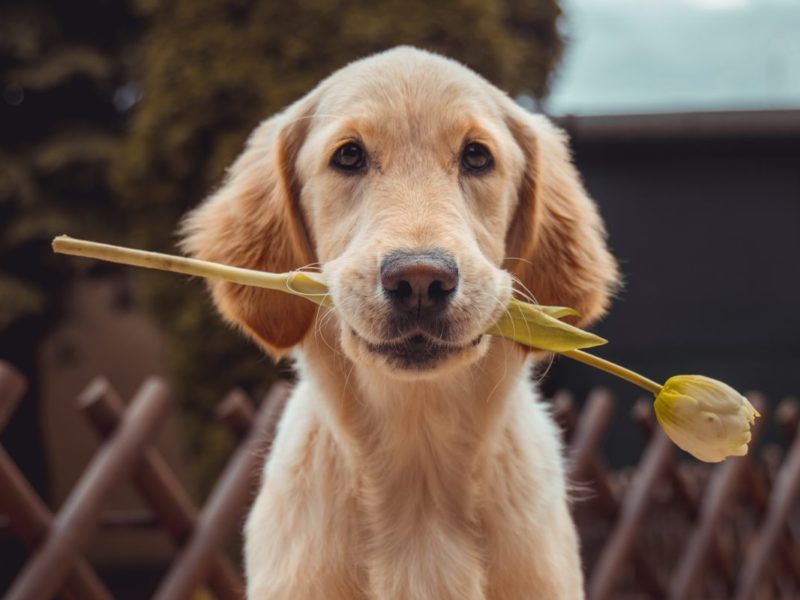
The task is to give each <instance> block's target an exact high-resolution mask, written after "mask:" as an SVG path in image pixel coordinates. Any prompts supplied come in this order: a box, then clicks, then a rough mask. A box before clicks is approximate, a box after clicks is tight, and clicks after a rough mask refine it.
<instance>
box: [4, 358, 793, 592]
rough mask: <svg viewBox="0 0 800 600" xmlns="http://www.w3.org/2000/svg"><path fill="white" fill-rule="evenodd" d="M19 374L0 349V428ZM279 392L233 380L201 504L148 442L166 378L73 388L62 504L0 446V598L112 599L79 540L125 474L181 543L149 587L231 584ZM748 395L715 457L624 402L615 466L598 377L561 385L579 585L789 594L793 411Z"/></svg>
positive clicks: (165, 398)
mask: <svg viewBox="0 0 800 600" xmlns="http://www.w3.org/2000/svg"><path fill="white" fill-rule="evenodd" d="M25 388H26V383H25V381H24V380H23V379H22V378H21V377H20V376H19V374H18V373H17V372H16V371H15V370H14V369H13V368H12V367H11V366H10V365H8V364H5V363H3V362H2V361H0V431H2V429H3V427H4V426H5V425H6V423H7V422H8V419H9V417H10V415H11V414H12V412H13V411H14V409H15V406H16V405H17V403H18V401H19V399H20V398H21V397H22V395H23V394H24V391H25ZM288 391H289V388H288V386H287V385H285V384H277V385H275V386H274V387H273V389H272V390H271V391H270V393H269V394H268V395H267V397H266V398H265V400H264V401H263V402H262V403H261V404H260V405H259V406H258V407H256V406H255V404H254V403H253V402H252V401H251V400H250V399H249V398H248V397H247V395H246V394H244V393H243V392H241V391H238V390H235V391H232V392H231V393H229V394H228V395H227V396H226V397H225V398H224V399H223V400H222V402H221V403H220V405H219V411H218V414H219V416H220V418H221V419H223V420H224V421H225V423H226V424H227V425H228V426H229V427H230V428H231V429H232V430H233V431H234V432H235V434H236V435H237V437H238V438H239V439H240V443H239V445H238V447H237V449H236V450H235V452H234V453H233V455H232V456H231V458H230V460H229V462H228V464H227V467H226V468H225V470H224V471H223V473H222V475H221V476H220V478H219V479H218V481H217V482H216V485H215V486H214V489H213V490H212V492H211V494H210V495H209V497H208V499H207V500H206V503H205V505H204V506H203V507H202V508H200V507H197V506H195V505H194V504H193V503H192V501H191V499H190V497H189V495H188V494H187V492H186V491H185V490H184V489H183V488H182V487H181V485H180V483H179V482H178V478H177V477H176V475H175V474H174V473H173V472H172V470H171V469H170V467H169V466H168V465H167V463H166V461H165V460H164V459H163V457H162V456H161V455H160V454H159V453H158V452H157V451H156V450H155V449H154V448H153V446H152V445H151V441H152V438H153V435H154V433H155V432H156V431H157V429H158V425H159V423H160V422H162V421H163V419H164V417H165V415H166V414H167V413H168V411H169V409H170V399H169V398H170V395H169V390H168V389H167V386H166V385H165V384H164V383H163V382H162V381H160V380H158V379H149V380H147V381H145V382H144V383H143V384H142V386H141V387H140V389H139V390H138V392H137V393H136V394H135V395H134V397H133V398H132V399H131V400H130V402H128V403H127V404H126V403H124V402H123V401H122V400H121V399H120V398H119V397H118V395H117V394H116V393H115V392H114V390H113V388H112V387H111V385H110V384H109V383H108V382H106V381H105V380H103V379H97V380H95V381H93V382H92V383H91V384H90V385H89V386H88V387H87V388H86V389H85V391H84V392H83V393H82V394H81V395H80V397H79V398H78V408H79V410H81V411H82V412H83V413H84V414H85V416H86V418H87V419H88V420H89V422H90V423H91V425H92V426H93V427H94V429H95V430H96V431H97V433H98V435H99V436H100V437H101V438H102V440H103V442H102V444H101V445H100V447H99V449H98V451H97V452H96V453H95V455H94V456H93V458H92V459H91V461H90V463H89V464H88V465H87V467H86V469H85V471H84V472H83V474H82V476H81V477H80V479H79V480H78V482H77V483H76V484H75V486H74V487H73V489H72V490H71V492H70V494H69V495H68V497H67V498H66V500H65V501H64V503H63V505H62V506H61V508H60V510H59V511H58V514H55V515H54V514H52V512H51V510H50V509H49V508H48V506H47V505H46V504H45V503H44V502H43V501H42V500H41V499H40V498H39V497H38V496H37V495H36V493H35V492H34V491H33V489H32V488H31V486H30V485H29V484H28V483H27V481H26V480H25V478H24V477H23V476H22V474H21V473H20V472H19V470H18V469H17V467H16V466H15V464H14V462H13V461H12V460H11V458H10V457H9V455H8V454H7V453H6V452H5V451H4V450H3V448H2V447H0V518H3V517H5V521H6V522H7V527H8V528H9V529H10V531H11V533H12V534H13V535H14V536H16V537H17V538H18V539H19V540H20V541H21V542H22V543H23V544H24V545H25V546H26V547H27V548H28V551H29V558H28V561H27V563H26V564H25V565H24V567H23V568H22V569H21V571H20V572H19V573H18V574H17V576H16V578H15V580H14V582H13V583H12V584H11V586H10V588H9V589H8V590H6V591H5V595H4V596H3V597H4V598H5V599H6V600H46V599H49V598H53V597H56V596H61V597H65V598H68V599H81V600H82V599H87V600H100V599H108V598H112V597H113V596H112V594H111V593H110V592H109V590H108V588H107V587H106V585H105V584H104V583H103V581H102V580H101V579H100V578H99V577H98V575H97V573H96V571H95V569H94V568H93V566H92V565H91V564H90V563H89V562H88V560H87V559H86V558H85V557H84V556H83V553H84V552H85V549H86V547H87V544H88V542H89V541H90V540H91V538H92V536H93V535H94V534H95V532H96V531H97V529H98V528H99V527H101V526H105V525H107V524H109V523H114V524H115V525H116V526H125V525H126V524H130V525H131V526H133V525H134V523H133V522H125V520H124V519H122V520H120V519H116V521H115V515H114V514H112V513H110V512H109V510H108V507H107V506H108V499H109V495H110V494H111V492H112V491H113V490H114V489H115V488H117V487H118V486H120V485H121V484H124V483H126V482H132V483H133V484H134V485H135V486H136V488H137V489H138V490H139V492H140V493H141V495H142V496H143V497H144V499H145V500H146V501H147V503H148V504H149V506H150V510H151V511H152V515H150V516H151V517H152V521H154V522H155V523H156V524H157V525H158V526H159V527H162V528H163V529H164V530H166V532H168V533H169V535H170V536H171V537H172V539H173V540H174V542H175V546H176V552H175V555H174V558H173V560H172V562H171V564H170V566H169V568H168V570H167V571H166V574H165V575H164V577H163V578H162V580H161V581H160V584H159V586H158V589H157V590H156V592H155V594H154V596H153V597H154V598H157V599H160V600H179V599H182V598H190V597H192V596H193V594H194V593H195V591H196V590H198V589H199V588H204V589H206V590H208V591H209V592H210V593H211V594H212V595H213V596H214V597H216V598H220V599H222V600H233V599H240V598H242V597H243V583H242V575H241V573H240V569H239V567H238V565H236V564H234V562H232V560H231V558H230V557H229V556H227V555H226V554H225V552H224V551H223V550H221V549H223V548H224V547H225V545H226V542H227V541H228V540H230V539H232V538H233V537H235V534H236V532H237V531H238V530H239V528H240V526H241V523H242V520H243V518H244V515H245V514H246V512H247V509H248V505H249V503H250V501H251V499H252V490H253V482H254V478H255V477H256V476H257V475H256V474H257V473H258V472H259V470H260V466H261V462H262V461H263V458H264V456H265V453H266V452H268V450H269V444H270V442H271V439H272V437H273V435H274V432H275V426H276V423H277V421H278V419H279V417H280V414H281V411H282V410H283V406H284V404H285V401H286V398H287V395H288ZM750 399H751V401H752V402H753V403H754V404H755V405H756V406H757V407H758V409H759V411H761V413H762V415H764V418H762V419H760V420H759V421H757V426H756V429H755V431H754V442H753V446H754V447H755V450H754V451H751V453H750V455H749V456H747V457H743V458H736V459H729V460H727V461H725V462H724V463H722V464H720V465H716V466H713V467H712V466H709V465H703V464H699V463H696V462H694V461H690V460H683V457H681V456H679V451H678V450H677V449H676V448H675V447H674V446H673V445H672V444H671V442H669V441H668V440H667V439H666V437H665V436H664V435H663V433H662V432H661V430H660V429H658V428H657V427H655V426H654V419H653V414H652V411H651V409H650V404H649V402H646V401H643V402H639V403H637V404H636V405H635V407H634V410H633V415H632V416H633V420H634V421H635V422H636V423H637V425H638V426H639V427H640V428H641V430H642V434H643V435H644V436H645V437H646V438H647V444H646V447H645V450H644V452H643V454H642V456H641V458H640V460H639V462H638V464H637V465H636V466H635V467H633V468H628V469H622V470H616V471H615V470H610V469H608V468H607V467H606V466H605V464H604V462H603V459H602V455H601V451H600V449H601V446H602V441H603V438H604V435H605V434H606V431H607V429H608V426H609V423H610V422H611V418H612V415H613V412H614V408H615V401H614V399H613V398H612V397H611V396H610V395H609V394H608V393H606V392H603V391H595V392H594V393H592V394H591V395H590V397H589V398H588V399H587V400H586V402H585V403H584V404H583V407H582V409H581V410H578V407H577V403H575V402H574V401H573V400H572V398H571V397H570V396H569V395H568V394H565V393H561V394H558V395H557V396H556V397H555V398H554V400H553V410H554V414H555V416H556V419H557V420H558V422H559V423H560V424H561V426H562V428H563V431H564V436H565V440H566V441H567V443H568V448H569V450H568V453H569V468H570V476H571V480H572V482H573V483H574V484H575V487H576V492H575V494H576V501H575V502H574V513H575V518H576V521H577V523H578V526H579V529H580V533H581V538H582V544H583V553H584V565H585V568H586V572H587V582H586V586H587V596H588V597H589V598H590V599H592V600H608V599H612V598H613V599H627V598H665V599H666V598H669V599H702V598H735V599H738V600H745V599H761V598H764V599H767V598H800V544H799V543H798V542H799V541H800V436H798V435H796V434H797V428H798V419H799V417H800V410H799V409H798V404H797V403H796V402H794V401H790V400H784V401H782V402H780V403H779V404H777V407H776V408H775V410H774V412H773V413H772V415H769V414H768V409H769V404H768V403H767V402H766V401H765V399H763V398H762V397H760V396H759V395H758V394H753V395H751V397H750ZM768 421H772V422H775V423H776V424H777V425H778V429H779V430H780V434H781V435H782V436H783V440H782V442H783V443H781V444H780V445H777V444H759V439H758V438H759V437H760V434H761V433H762V430H763V429H764V425H765V424H766V423H767V422H768ZM1 591H2V590H0V592H1Z"/></svg>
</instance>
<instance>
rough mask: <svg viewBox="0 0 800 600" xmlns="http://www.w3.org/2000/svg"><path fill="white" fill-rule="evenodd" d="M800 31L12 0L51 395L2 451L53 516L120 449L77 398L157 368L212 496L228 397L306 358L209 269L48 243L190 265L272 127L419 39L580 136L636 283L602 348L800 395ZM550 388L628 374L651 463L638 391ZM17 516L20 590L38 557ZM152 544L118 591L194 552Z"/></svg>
mask: <svg viewBox="0 0 800 600" xmlns="http://www.w3.org/2000/svg"><path fill="white" fill-rule="evenodd" d="M798 32H800V2H798V1H797V0H641V1H638V2H631V1H625V0H561V1H560V2H559V1H556V0H519V1H514V0H485V1H484V2H481V3H476V2H472V1H470V0H443V1H440V2H435V3H434V2H424V1H422V0H404V1H403V2H399V1H396V0H389V1H386V2H380V3H379V2H364V1H362V0H299V1H296V2H273V1H269V0H173V1H167V0H138V1H133V0H128V1H122V0H114V1H112V0H75V1H73V2H69V3H65V2H56V1H46V0H26V1H25V2H13V1H11V0H4V1H3V2H2V3H1V4H0V93H1V94H2V98H0V359H3V360H6V361H8V362H9V363H10V364H12V365H14V366H15V367H16V368H17V369H18V370H19V371H21V372H22V373H23V374H24V376H25V378H26V379H27V380H28V383H29V387H28V391H27V394H26V396H25V398H24V399H23V401H22V402H21V404H20V406H19V408H18V409H17V410H16V411H15V413H14V415H13V417H12V419H11V421H10V423H9V424H8V426H7V427H6V428H5V430H4V431H3V432H2V436H1V437H0V443H2V446H3V447H4V448H5V449H6V450H7V452H8V453H9V455H10V456H11V458H12V459H13V461H14V462H15V463H16V464H17V465H18V467H19V469H20V470H21V471H22V473H23V474H24V476H25V477H26V478H27V480H28V481H30V482H31V484H32V485H33V486H34V488H35V489H36V491H37V492H38V493H39V494H40V495H41V496H42V497H43V498H44V499H45V500H46V502H47V503H48V504H49V505H50V506H51V507H53V508H57V507H58V506H59V505H60V503H61V502H62V501H63V499H64V498H65V497H66V495H67V494H68V492H69V490H70V488H71V487H72V486H73V484H74V483H75V481H76V479H77V478H78V476H79V475H80V473H81V471H82V470H83V468H84V467H85V465H86V463H87V461H88V460H89V458H90V457H91V455H92V453H93V452H94V451H95V450H96V447H97V442H96V439H95V436H94V434H93V433H92V432H91V431H90V430H89V428H88V427H87V425H86V424H85V423H84V422H83V420H82V418H81V417H80V416H79V415H78V414H77V413H76V411H75V408H74V399H75V397H76V396H77V395H78V394H79V392H80V391H81V390H82V389H83V388H84V387H85V386H86V384H87V383H88V382H89V381H90V380H91V379H92V378H93V377H94V376H97V375H103V376H105V377H107V378H108V379H109V380H110V381H111V382H112V383H113V385H114V386H115V388H116V389H117V390H118V391H119V392H120V394H121V395H122V396H123V397H124V398H129V397H130V396H131V395H132V394H133V393H134V391H135V390H136V389H137V387H138V386H139V384H140V383H141V381H142V380H143V379H144V378H145V377H146V376H148V375H159V376H162V377H164V378H166V380H167V381H168V382H169V383H170V385H171V387H172V389H173V391H174V394H175V395H176V397H177V400H178V404H179V410H178V411H177V413H176V414H175V415H174V416H173V417H172V418H171V419H170V421H169V423H167V425H166V426H165V428H164V431H163V432H162V434H161V436H160V438H159V442H158V444H159V448H160V450H161V451H162V452H163V453H164V454H165V456H167V457H168V460H169V462H170V464H171V465H173V468H174V469H175V470H176V472H177V473H178V475H179V477H180V478H181V480H182V482H183V485H185V486H186V487H187V489H189V490H190V492H191V494H192V495H193V497H194V498H195V499H197V500H198V501H201V500H202V499H203V498H204V497H205V496H206V494H207V493H208V490H209V489H210V487H211V485H212V483H213V482H214V481H215V479H216V477H217V476H218V474H219V472H220V469H221V468H222V467H223V465H224V464H225V461H226V460H227V457H228V456H229V455H230V452H231V450H232V449H233V447H234V446H235V443H236V441H235V438H234V436H232V435H231V434H230V433H229V432H228V430H227V429H226V428H224V427H222V426H221V425H219V424H218V423H217V421H216V420H215V419H214V418H213V409H214V406H215V405H216V403H217V402H218V401H219V399H220V398H221V397H222V396H223V395H224V394H225V392H226V391H227V390H229V389H231V388H232V387H234V386H239V387H241V388H243V389H244V390H246V391H247V392H248V393H250V394H251V395H252V396H253V397H256V398H258V397H260V396H261V395H263V393H264V392H265V391H266V390H267V389H268V388H269V386H270V385H271V384H272V383H273V382H274V381H275V380H277V379H281V378H290V377H291V368H290V366H289V365H286V364H280V365H274V364H272V363H271V362H270V361H269V360H268V359H267V358H265V357H264V356H263V355H262V354H261V353H260V352H259V351H258V350H257V349H256V348H255V346H253V345H252V344H251V343H249V342H247V341H245V340H243V339H242V338H241V336H239V335H238V334H236V333H235V332H233V331H231V330H230V329H228V328H227V327H226V326H224V325H223V324H222V323H221V322H220V320H219V318H218V317H217V316H216V315H215V314H214V312H213V311H212V309H211V306H210V303H209V301H208V299H207V297H206V293H205V290H204V287H203V285H202V282H199V281H190V280H187V279H185V278H181V277H176V276H171V275H165V274H150V273H143V272H140V271H136V270H134V269H126V268H118V267H114V266H110V265H106V264H101V263H94V262H91V261H84V260H78V259H75V260H71V259H67V258H65V257H63V256H54V255H53V254H52V253H51V251H50V240H51V239H52V237H53V236H54V235H58V234H61V233H69V234H70V235H73V236H75V237H87V238H90V239H94V240H98V241H107V242H111V243H118V244H124V245H130V246H135V247H140V248H147V249H153V250H162V251H167V252H175V251H176V249H175V241H176V238H175V233H174V232H175V229H176V225H177V223H178V221H179V219H180V217H181V215H182V214H184V213H185V212H186V210H187V209H188V208H190V207H192V206H194V205H196V204H197V203H198V202H199V201H201V200H202V198H203V197H204V196H205V195H206V194H207V193H208V192H209V191H210V190H212V189H213V188H214V187H215V186H216V185H218V184H219V182H220V179H221V177H222V176H223V174H224V170H225V168H226V166H227V165H228V164H229V163H230V162H231V161H232V159H233V158H234V157H235V156H236V154H237V153H238V152H239V150H240V149H241V147H242V144H243V141H244V139H245V137H246V136H247V134H248V133H249V132H250V131H251V130H252V129H253V128H254V126H255V125H256V124H257V123H258V122H259V121H261V120H262V119H264V118H265V117H267V116H268V115H270V114H272V113H273V112H275V111H277V110H278V109H280V108H281V107H283V106H285V105H287V104H289V103H290V102H292V101H293V100H294V99H296V98H298V97H299V96H301V95H302V94H304V93H305V92H306V91H308V90H309V89H311V88H312V87H313V86H314V85H315V83H316V82H317V81H319V80H320V79H321V78H323V77H324V76H325V75H327V74H328V73H330V72H331V71H333V70H335V69H336V68H338V67H340V66H342V65H344V64H346V63H347V62H349V61H351V60H353V59H356V58H358V57H361V56H364V55H366V54H369V53H372V52H375V51H379V50H382V49H385V48H389V47H392V46H394V45H397V44H400V43H410V44H414V45H417V46H420V47H423V48H428V49H432V50H435V51H439V52H442V53H444V54H446V55H448V56H451V57H453V58H456V59H458V60H459V61H461V62H463V63H465V64H467V65H468V66H470V67H472V68H474V69H475V70H477V71H478V72H480V73H481V74H483V75H484V76H486V77H487V78H488V79H490V80H491V81H493V82H494V83H496V84H497V85H498V86H500V87H502V88H504V89H506V90H508V91H509V92H510V93H511V94H512V95H513V96H514V97H515V98H517V100H518V101H519V102H520V103H521V104H522V105H524V106H526V107H527V108H529V109H530V110H532V111H540V112H544V113H546V114H548V115H550V116H551V117H552V118H553V119H554V120H556V121H557V122H558V123H559V124H560V125H561V126H562V127H564V128H565V129H566V130H567V131H568V133H569V134H570V136H571V139H572V145H573V150H574V156H575V160H576V162H577V165H578V168H579V170H580V171H581V173H582V174H583V176H584V179H585V183H586V186H587V188H588V190H589V191H590V193H591V194H592V196H593V197H594V198H595V199H596V200H597V202H598V204H599V206H600V210H601V212H602V214H603V216H604V218H605V220H606V223H607V226H608V230H609V235H610V245H611V247H612V249H613V251H614V253H615V255H616V256H617V257H618V259H619V260H620V263H621V266H622V271H623V273H624V277H625V287H624V289H623V290H622V291H621V293H620V294H619V297H618V299H617V301H616V302H615V304H614V305H613V308H612V310H611V312H610V314H609V316H608V317H607V318H606V319H605V320H604V321H603V322H602V323H600V324H599V325H598V326H597V327H596V329H597V331H598V333H600V335H603V336H605V337H607V338H608V339H610V340H611V344H609V346H607V347H604V348H602V349H601V350H600V352H599V354H601V355H603V356H605V357H608V358H610V359H612V360H615V361H619V362H621V363H623V364H625V365H627V366H629V367H631V368H633V369H635V370H638V371H641V372H643V373H645V374H647V375H648V376H650V377H652V378H654V379H661V380H664V379H666V378H667V377H668V376H669V375H672V374H676V373H703V374H706V375H709V376H712V377H716V378H719V379H722V380H724V381H726V382H728V383H730V384H731V385H733V386H734V387H737V388H738V389H740V390H760V391H761V392H763V393H765V394H766V395H767V397H768V398H776V399H777V398H782V397H785V396H791V395H796V394H798V393H800V310H798V309H797V306H798V300H797V298H798V297H799V296H800V277H798V274H800V269H799V268H798V259H800V35H798ZM539 376H540V377H542V378H543V381H542V386H543V388H544V390H545V391H546V393H547V394H548V396H550V395H553V394H555V393H556V391H558V390H569V391H571V392H572V393H573V394H574V396H575V398H577V399H582V398H585V397H586V396H587V394H588V393H589V392H590V390H592V389H593V388H595V387H596V386H605V387H607V388H609V389H611V390H612V391H613V392H614V393H615V394H616V396H617V398H618V402H619V404H620V410H619V413H620V415H621V416H620V417H619V418H617V419H616V420H615V421H614V422H613V423H612V425H611V432H612V435H609V436H607V439H606V441H605V442H604V446H603V453H604V455H605V457H606V460H607V461H608V462H609V464H611V465H612V466H615V467H625V466H626V465H632V464H635V463H636V461H637V460H638V458H639V456H640V454H641V451H642V448H643V445H644V440H643V439H642V436H641V435H640V433H639V432H638V431H636V430H635V428H634V427H633V426H632V425H631V423H630V421H629V420H628V419H627V417H626V411H627V409H628V408H630V406H632V404H633V401H634V400H635V398H636V397H637V391H636V390H635V389H632V388H631V387H629V386H627V385H626V384H624V383H622V382H620V381H617V380H614V379H612V378H610V377H605V376H603V375H602V374H600V373H599V372H597V371H594V370H590V369H589V368H588V367H585V366H583V365H579V364H576V363H570V362H569V361H568V360H567V359H563V358H562V359H556V360H555V361H554V362H553V364H552V365H551V366H550V367H549V369H547V371H546V373H540V374H539ZM768 429H769V430H768V432H767V435H768V436H770V435H772V436H773V437H774V435H775V433H774V431H772V426H770V427H769V428H768ZM137 502H138V499H137V497H136V496H135V494H132V493H130V492H128V491H125V490H121V491H120V493H119V497H118V498H115V500H114V503H115V504H118V505H120V506H136V503H137ZM3 527H4V525H3V523H2V521H0V554H2V556H3V558H4V559H5V558H6V557H8V560H2V561H0V592H2V590H3V589H4V586H6V585H7V584H8V582H9V581H10V580H11V577H12V576H13V574H14V573H15V572H16V570H18V569H19V565H20V564H21V561H22V560H24V557H25V552H24V550H23V549H22V548H21V547H20V546H18V545H17V544H16V542H15V541H14V540H13V539H11V536H8V535H4V534H3V531H4V529H3ZM5 529H6V533H7V527H6V528H5ZM148 535H149V534H147V533H142V532H137V533H135V534H131V533H126V534H124V536H123V535H122V534H115V533H104V534H103V535H102V536H100V537H99V541H96V543H95V545H94V546H93V547H92V549H91V552H92V553H93V556H94V557H95V559H97V560H98V561H99V562H100V563H101V564H103V565H105V569H106V571H107V572H109V573H114V577H116V579H115V580H114V579H113V578H112V580H114V581H117V585H118V586H119V587H124V586H123V584H122V583H119V582H125V581H128V582H130V581H131V580H134V579H136V577H138V576H139V575H138V574H140V573H143V574H144V575H142V577H145V578H146V577H151V571H152V570H153V568H155V570H156V571H158V568H161V566H163V564H162V563H163V562H164V561H165V560H166V558H165V557H168V556H169V555H170V552H172V550H171V548H170V546H169V544H168V543H167V541H166V540H165V539H161V538H158V537H157V536H151V537H148ZM125 536H127V537H125ZM137 536H138V537H137ZM153 565H156V567H153V568H151V567H152V566H153ZM137 569H138V570H137ZM126 578H127V579H126ZM132 597H136V596H135V595H134V596H132Z"/></svg>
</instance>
